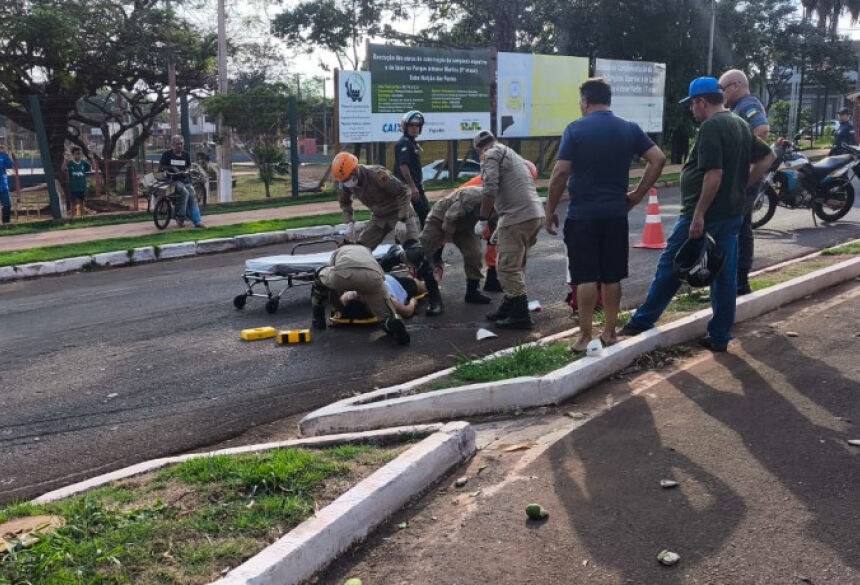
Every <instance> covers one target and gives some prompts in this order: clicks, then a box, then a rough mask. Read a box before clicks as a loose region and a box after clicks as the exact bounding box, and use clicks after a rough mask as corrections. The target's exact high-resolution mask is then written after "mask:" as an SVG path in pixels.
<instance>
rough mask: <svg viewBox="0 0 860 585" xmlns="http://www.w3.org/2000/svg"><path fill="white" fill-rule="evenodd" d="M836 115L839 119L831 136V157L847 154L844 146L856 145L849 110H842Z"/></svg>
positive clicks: (855, 136)
mask: <svg viewBox="0 0 860 585" xmlns="http://www.w3.org/2000/svg"><path fill="white" fill-rule="evenodd" d="M837 115H838V117H839V127H838V128H837V129H836V132H835V133H834V135H833V149H832V150H831V151H830V154H831V155H834V154H845V153H846V152H848V149H846V148H844V146H845V145H850V146H856V145H857V133H856V132H855V131H854V125H853V124H852V123H851V110H850V109H848V108H842V109H841V110H839V113H838V114H837Z"/></svg>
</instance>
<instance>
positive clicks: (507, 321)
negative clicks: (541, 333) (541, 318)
mask: <svg viewBox="0 0 860 585" xmlns="http://www.w3.org/2000/svg"><path fill="white" fill-rule="evenodd" d="M496 327H499V328H500V329H531V328H532V327H534V323H532V317H531V315H530V314H529V299H528V297H527V296H526V295H520V296H518V297H514V298H512V299H511V308H510V311H508V316H507V317H505V318H504V319H500V320H497V321H496Z"/></svg>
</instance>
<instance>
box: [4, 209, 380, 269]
mask: <svg viewBox="0 0 860 585" xmlns="http://www.w3.org/2000/svg"><path fill="white" fill-rule="evenodd" d="M355 217H356V220H358V221H363V220H366V219H369V218H370V212H368V211H356V213H355ZM341 221H343V218H342V216H341V214H340V213H327V214H323V215H313V216H307V217H295V218H291V219H268V220H261V221H252V222H247V223H237V224H233V225H224V226H215V227H210V228H206V229H205V230H169V231H164V232H159V233H153V234H148V235H145V236H134V237H128V238H109V239H105V240H92V241H89V242H79V243H74V244H60V245H57V246H46V247H43V248H30V249H27V250H13V251H9V252H0V267H2V266H15V265H19V264H27V263H30V262H47V261H49V260H60V259H62V258H75V257H78V256H91V255H93V254H100V253H102V252H115V251H117V250H132V249H134V248H141V247H145V246H163V245H164V244H176V243H179V242H189V241H197V240H209V239H212V238H228V237H233V236H238V235H243V234H258V233H262V232H273V231H278V230H285V229H291V228H301V227H308V226H317V225H337V224H339V223H340V222H341Z"/></svg>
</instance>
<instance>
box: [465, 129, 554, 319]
mask: <svg viewBox="0 0 860 585" xmlns="http://www.w3.org/2000/svg"><path fill="white" fill-rule="evenodd" d="M473 144H474V146H475V148H476V149H477V150H478V152H479V153H480V155H481V182H482V189H483V199H482V201H481V211H480V216H479V220H478V222H477V223H476V224H475V233H476V234H478V235H479V236H480V235H481V234H482V233H483V232H484V228H486V226H487V221H488V219H489V216H490V212H491V211H492V210H493V209H495V211H496V215H498V218H499V220H498V224H497V225H498V227H497V228H496V231H495V233H494V234H493V239H495V241H496V250H497V253H498V260H497V263H496V270H497V272H498V274H499V281H500V282H501V283H502V290H503V291H504V293H505V298H504V300H503V301H502V304H501V306H500V307H499V309H498V310H497V311H495V312H494V313H490V314H489V315H487V319H489V320H491V321H495V323H496V327H502V328H508V329H531V328H532V325H533V324H532V320H531V316H530V315H529V307H528V304H529V303H528V296H527V294H526V281H525V267H526V259H527V257H528V252H529V250H530V249H531V248H532V246H534V245H535V243H536V242H537V236H538V232H539V231H540V229H541V227H542V226H543V223H544V210H543V205H542V204H541V201H540V199H539V198H538V195H537V189H536V187H535V182H534V179H532V177H531V173H530V171H529V168H528V166H526V163H525V160H524V159H523V158H522V157H521V156H520V155H518V154H517V153H516V152H514V150H512V149H510V148H508V147H507V146H505V145H503V144H499V143H498V142H496V137H495V136H494V135H493V133H492V132H490V131H489V130H481V131H480V132H478V133H477V134H475V138H474V139H473Z"/></svg>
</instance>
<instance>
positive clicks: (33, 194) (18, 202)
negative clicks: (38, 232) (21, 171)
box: [10, 188, 50, 221]
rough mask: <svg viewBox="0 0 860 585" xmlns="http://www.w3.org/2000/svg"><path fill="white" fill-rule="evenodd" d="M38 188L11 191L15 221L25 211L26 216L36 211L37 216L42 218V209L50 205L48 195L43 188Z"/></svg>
mask: <svg viewBox="0 0 860 585" xmlns="http://www.w3.org/2000/svg"><path fill="white" fill-rule="evenodd" d="M37 189H38V190H32V191H28V190H27V189H22V190H21V192H20V193H16V192H13V193H10V195H12V207H13V208H14V210H15V221H18V219H19V217H20V216H21V214H22V213H23V214H24V216H25V217H26V218H29V217H30V213H31V212H35V213H36V218H37V219H41V218H42V211H43V210H44V209H45V208H46V207H49V206H50V201H49V200H48V195H47V193H45V192H44V191H43V190H42V189H41V188H37Z"/></svg>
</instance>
